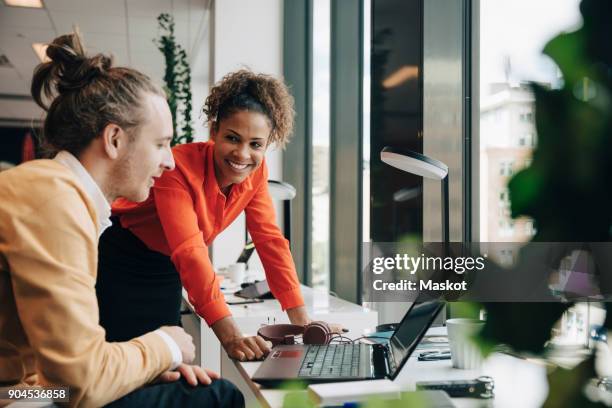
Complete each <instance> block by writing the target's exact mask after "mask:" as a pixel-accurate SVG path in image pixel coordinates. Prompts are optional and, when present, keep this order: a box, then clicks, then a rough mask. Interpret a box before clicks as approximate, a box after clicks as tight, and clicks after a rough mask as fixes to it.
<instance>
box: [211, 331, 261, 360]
mask: <svg viewBox="0 0 612 408" xmlns="http://www.w3.org/2000/svg"><path fill="white" fill-rule="evenodd" d="M223 347H224V348H225V351H227V354H228V355H229V356H230V357H231V358H234V359H236V360H240V361H245V360H260V359H262V358H263V357H265V356H267V355H268V353H269V352H270V349H271V348H272V344H270V342H268V341H265V340H264V339H263V338H261V337H259V336H251V337H244V336H242V337H237V338H234V339H231V340H229V341H227V342H226V343H224V344H223Z"/></svg>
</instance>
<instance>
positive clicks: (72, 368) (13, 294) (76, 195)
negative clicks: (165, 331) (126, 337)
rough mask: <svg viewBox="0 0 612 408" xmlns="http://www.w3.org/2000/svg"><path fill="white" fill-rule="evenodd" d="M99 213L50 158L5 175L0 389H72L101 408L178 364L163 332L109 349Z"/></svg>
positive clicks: (1, 189) (1, 179)
mask: <svg viewBox="0 0 612 408" xmlns="http://www.w3.org/2000/svg"><path fill="white" fill-rule="evenodd" d="M96 220H97V217H96V212H95V207H94V205H93V203H92V201H91V200H90V199H89V197H88V196H87V194H86V192H85V191H84V189H83V187H82V186H81V184H80V182H79V180H78V179H77V178H76V176H75V175H74V174H73V173H72V172H71V171H70V170H69V169H68V168H66V167H65V166H63V165H61V164H59V163H57V162H55V161H52V160H35V161H31V162H28V163H25V164H22V165H20V166H18V167H16V168H14V169H11V170H7V171H4V172H2V173H0V384H2V383H4V384H18V383H22V384H23V383H29V384H37V385H58V386H68V387H70V404H69V405H70V406H84V407H98V406H101V405H104V404H107V403H109V402H111V401H114V400H116V399H118V398H120V397H122V396H123V395H125V394H127V393H129V392H131V391H133V390H134V389H136V388H138V387H140V386H142V385H144V384H146V383H148V382H150V381H151V380H153V379H154V378H155V377H157V376H158V375H159V374H160V373H162V372H163V371H165V370H167V369H169V368H170V366H171V364H172V355H171V352H170V350H169V349H168V347H167V346H166V344H165V343H164V340H163V339H162V338H161V337H160V336H158V335H157V334H155V333H147V334H145V335H143V336H141V337H138V338H136V339H133V340H131V341H127V342H123V343H108V342H106V341H105V339H104V334H105V333H104V329H103V328H102V327H101V326H100V325H99V324H98V321H99V318H98V302H97V299H96V294H95V288H94V285H95V283H96V274H97V262H98V238H97V237H98V225H97V222H96Z"/></svg>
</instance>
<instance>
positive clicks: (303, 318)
mask: <svg viewBox="0 0 612 408" xmlns="http://www.w3.org/2000/svg"><path fill="white" fill-rule="evenodd" d="M287 316H289V321H291V323H292V324H299V325H300V326H306V325H307V324H308V323H311V322H312V319H311V318H310V317H308V313H307V312H306V307H305V306H298V307H294V308H293V309H287ZM327 325H328V326H329V328H330V330H331V332H332V333H334V334H342V333H346V332H348V330H347V329H345V328H344V327H343V326H342V325H341V324H338V323H327Z"/></svg>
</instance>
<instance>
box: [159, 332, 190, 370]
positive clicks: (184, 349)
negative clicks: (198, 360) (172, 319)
mask: <svg viewBox="0 0 612 408" xmlns="http://www.w3.org/2000/svg"><path fill="white" fill-rule="evenodd" d="M160 329H161V330H163V331H164V333H166V334H167V335H168V336H170V337H172V340H174V342H175V343H176V344H177V345H178V347H179V349H180V350H181V355H182V356H183V363H187V364H189V363H191V362H192V361H193V359H194V358H195V346H194V345H193V339H192V338H191V336H190V335H189V334H187V332H185V330H183V328H182V327H178V326H163V327H160Z"/></svg>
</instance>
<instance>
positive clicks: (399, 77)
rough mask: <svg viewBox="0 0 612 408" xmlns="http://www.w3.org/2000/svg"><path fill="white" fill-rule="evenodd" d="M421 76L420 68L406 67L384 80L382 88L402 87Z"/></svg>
mask: <svg viewBox="0 0 612 408" xmlns="http://www.w3.org/2000/svg"><path fill="white" fill-rule="evenodd" d="M418 76H419V67H417V66H415V65H404V66H403V67H401V68H400V69H398V70H397V71H395V72H394V73H392V74H391V75H389V76H388V77H387V78H385V79H384V80H383V83H382V86H383V87H384V88H387V89H389V88H395V87H396V86H400V85H401V84H403V83H404V82H406V81H409V80H411V79H416V78H417V77H418Z"/></svg>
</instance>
